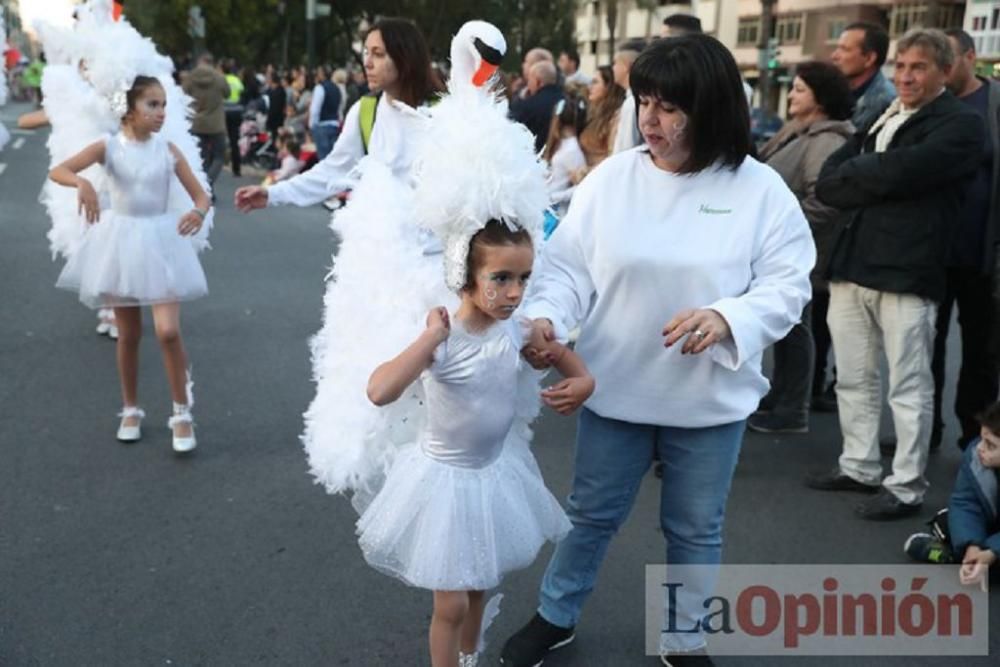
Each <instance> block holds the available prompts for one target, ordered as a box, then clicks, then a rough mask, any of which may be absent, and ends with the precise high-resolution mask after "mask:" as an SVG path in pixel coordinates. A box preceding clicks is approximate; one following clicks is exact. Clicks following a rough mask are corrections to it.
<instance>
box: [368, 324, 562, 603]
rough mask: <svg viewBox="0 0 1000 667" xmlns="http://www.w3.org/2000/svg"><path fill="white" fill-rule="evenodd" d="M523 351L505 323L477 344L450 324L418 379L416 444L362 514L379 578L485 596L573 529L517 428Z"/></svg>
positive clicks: (515, 329) (475, 337)
mask: <svg viewBox="0 0 1000 667" xmlns="http://www.w3.org/2000/svg"><path fill="white" fill-rule="evenodd" d="M522 340H523V338H522V333H521V332H520V331H519V326H518V324H517V323H515V322H514V321H512V320H507V321H502V322H498V323H497V324H495V325H493V326H491V327H490V328H489V329H487V330H486V331H485V332H481V333H471V332H469V331H467V330H465V329H464V327H463V326H462V324H461V323H460V322H457V321H455V320H453V324H452V331H451V335H450V336H449V338H448V340H446V341H445V342H444V343H442V344H441V345H440V346H439V347H438V348H437V349H436V350H435V352H434V361H433V363H432V365H431V367H430V369H429V370H428V371H426V372H425V373H424V375H423V377H422V383H423V388H424V392H425V394H426V413H427V414H426V417H427V418H426V422H425V424H424V427H423V429H422V431H421V434H420V436H419V439H418V441H417V442H416V443H414V444H412V445H410V446H408V447H405V448H403V449H402V450H401V451H400V452H399V454H398V456H397V457H396V459H395V461H394V463H393V465H392V467H391V468H390V470H389V473H388V475H387V476H386V479H385V483H384V485H383V486H382V488H381V490H380V491H379V492H378V493H377V495H375V497H374V499H372V500H371V502H370V503H369V504H368V505H367V507H359V509H361V510H362V513H361V518H360V519H359V520H358V524H357V527H358V535H359V542H360V545H361V549H362V551H363V553H364V556H365V559H366V560H367V561H368V563H369V564H370V565H372V566H373V567H374V568H376V569H378V570H379V571H382V572H384V573H387V574H390V575H392V576H395V577H398V578H399V579H402V580H403V581H404V582H406V583H407V584H410V585H412V586H418V587H420V588H427V589H431V590H488V589H490V588H494V587H496V586H497V585H498V584H499V583H500V580H501V578H502V577H503V575H504V574H506V573H507V572H510V571H513V570H517V569H521V568H525V567H527V566H528V565H530V564H531V563H532V562H533V561H534V560H535V557H536V556H537V555H538V551H539V549H541V547H542V545H543V544H544V543H545V542H546V541H557V540H559V539H562V537H564V536H565V535H566V533H567V532H568V531H569V530H570V527H571V526H570V523H569V520H568V519H567V518H566V514H565V513H564V512H563V510H562V508H561V507H560V505H559V503H558V501H557V500H556V499H555V498H554V497H553V496H552V494H551V493H550V492H549V490H548V489H547V488H546V486H545V482H544V481H543V480H542V476H541V473H540V472H539V470H538V466H537V464H536V463H535V459H534V457H533V456H532V455H531V452H530V450H529V449H528V446H527V444H528V443H527V441H525V440H524V439H523V438H522V437H521V436H520V435H519V434H518V433H517V432H516V428H512V427H513V426H514V425H515V416H516V415H515V413H516V406H515V396H516V395H517V392H518V383H519V366H520V364H521V363H522V362H521V360H520V354H519V350H520V348H521V344H522ZM358 500H359V496H357V495H356V496H355V504H356V505H358Z"/></svg>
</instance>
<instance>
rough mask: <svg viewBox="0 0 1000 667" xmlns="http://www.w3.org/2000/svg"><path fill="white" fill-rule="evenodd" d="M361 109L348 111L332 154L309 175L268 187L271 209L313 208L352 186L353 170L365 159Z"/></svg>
mask: <svg viewBox="0 0 1000 667" xmlns="http://www.w3.org/2000/svg"><path fill="white" fill-rule="evenodd" d="M360 107H361V105H360V104H355V105H354V106H353V107H351V110H350V111H348V112H347V119H346V120H345V121H344V127H343V128H342V129H341V132H340V136H339V137H338V138H337V143H335V144H334V145H333V150H332V151H330V154H329V155H327V156H326V157H325V158H324V159H323V160H322V161H321V162H318V163H317V164H316V165H315V166H314V167H313V168H312V169H310V170H309V171H307V172H306V173H304V174H299V175H298V176H296V177H295V178H293V179H290V180H287V181H283V182H281V183H277V184H275V185H272V186H271V187H270V188H268V190H267V193H268V197H267V204H268V206H280V205H282V204H294V205H296V206H312V205H313V204H318V203H320V202H321V201H323V200H325V199H329V198H330V197H332V196H333V195H335V194H337V193H338V192H342V191H344V190H346V189H347V188H348V187H350V186H351V185H352V184H353V182H354V179H353V178H352V177H351V175H350V174H351V171H352V170H353V169H354V167H355V166H356V165H357V164H358V162H359V161H360V160H361V158H363V157H364V156H365V149H364V145H363V144H362V143H361V125H360V120H359V119H358V114H359V113H360Z"/></svg>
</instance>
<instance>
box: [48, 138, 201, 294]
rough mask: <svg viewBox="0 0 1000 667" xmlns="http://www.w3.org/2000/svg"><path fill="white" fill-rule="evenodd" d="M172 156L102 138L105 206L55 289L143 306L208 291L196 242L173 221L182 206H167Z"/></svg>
mask: <svg viewBox="0 0 1000 667" xmlns="http://www.w3.org/2000/svg"><path fill="white" fill-rule="evenodd" d="M174 164H175V160H174V157H173V155H172V154H171V152H170V148H169V144H168V142H167V141H166V140H165V139H163V138H162V137H160V136H158V135H155V134H154V135H153V136H152V137H150V138H149V139H148V140H146V141H143V142H137V141H133V140H131V139H128V138H126V137H125V135H124V134H122V133H120V132H119V133H118V134H116V135H114V136H111V137H108V138H107V139H106V141H105V151H104V169H105V171H106V172H107V177H108V191H109V195H110V199H111V209H110V210H109V211H102V212H101V218H100V220H99V221H98V222H97V223H96V224H94V225H91V226H90V227H89V228H88V229H87V231H86V234H85V235H84V237H83V241H82V243H81V245H80V248H79V250H78V251H77V252H76V253H75V254H73V255H72V256H71V257H70V258H69V260H68V261H67V263H66V267H65V268H64V269H63V271H62V273H61V274H60V275H59V279H58V281H57V282H56V286H57V287H61V288H64V289H71V290H74V291H78V292H79V294H80V301H82V302H83V303H84V304H86V305H88V306H90V307H91V308H104V307H110V306H142V305H150V304H157V303H168V302H174V301H186V300H190V299H196V298H198V297H201V296H204V295H205V294H207V293H208V287H207V286H206V284H205V273H204V271H202V268H201V264H200V263H199V262H198V251H197V242H196V241H195V240H193V239H192V238H191V237H188V236H182V235H181V234H180V233H179V232H178V231H177V225H178V222H179V221H180V218H181V216H182V215H183V214H184V213H185V212H186V209H185V210H178V209H176V208H171V207H170V206H168V202H169V199H170V198H169V192H170V187H171V182H172V181H173V180H174V179H175V178H176V176H175V175H174Z"/></svg>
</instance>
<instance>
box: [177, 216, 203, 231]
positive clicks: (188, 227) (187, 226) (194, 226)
mask: <svg viewBox="0 0 1000 667" xmlns="http://www.w3.org/2000/svg"><path fill="white" fill-rule="evenodd" d="M203 221H204V218H202V217H201V216H200V215H198V214H197V213H195V212H194V211H188V212H187V213H185V214H184V215H182V216H181V220H180V222H178V223H177V233H178V234H180V235H181V236H190V235H191V234H196V233H197V232H198V230H199V229H201V225H202V222H203Z"/></svg>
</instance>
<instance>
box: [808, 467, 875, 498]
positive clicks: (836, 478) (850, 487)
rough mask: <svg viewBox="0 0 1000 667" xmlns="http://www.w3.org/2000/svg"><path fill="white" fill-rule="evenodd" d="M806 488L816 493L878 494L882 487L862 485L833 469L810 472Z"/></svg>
mask: <svg viewBox="0 0 1000 667" xmlns="http://www.w3.org/2000/svg"><path fill="white" fill-rule="evenodd" d="M806 486H808V487H809V488H810V489H817V490H818V491H857V492H859V493H878V491H879V489H881V488H882V487H881V486H880V485H878V484H864V483H862V482H859V481H857V480H856V479H853V478H851V477H848V476H847V475H845V474H844V473H842V472H841V471H840V468H834V469H833V470H829V471H826V472H812V473H809V474H808V475H807V476H806Z"/></svg>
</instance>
